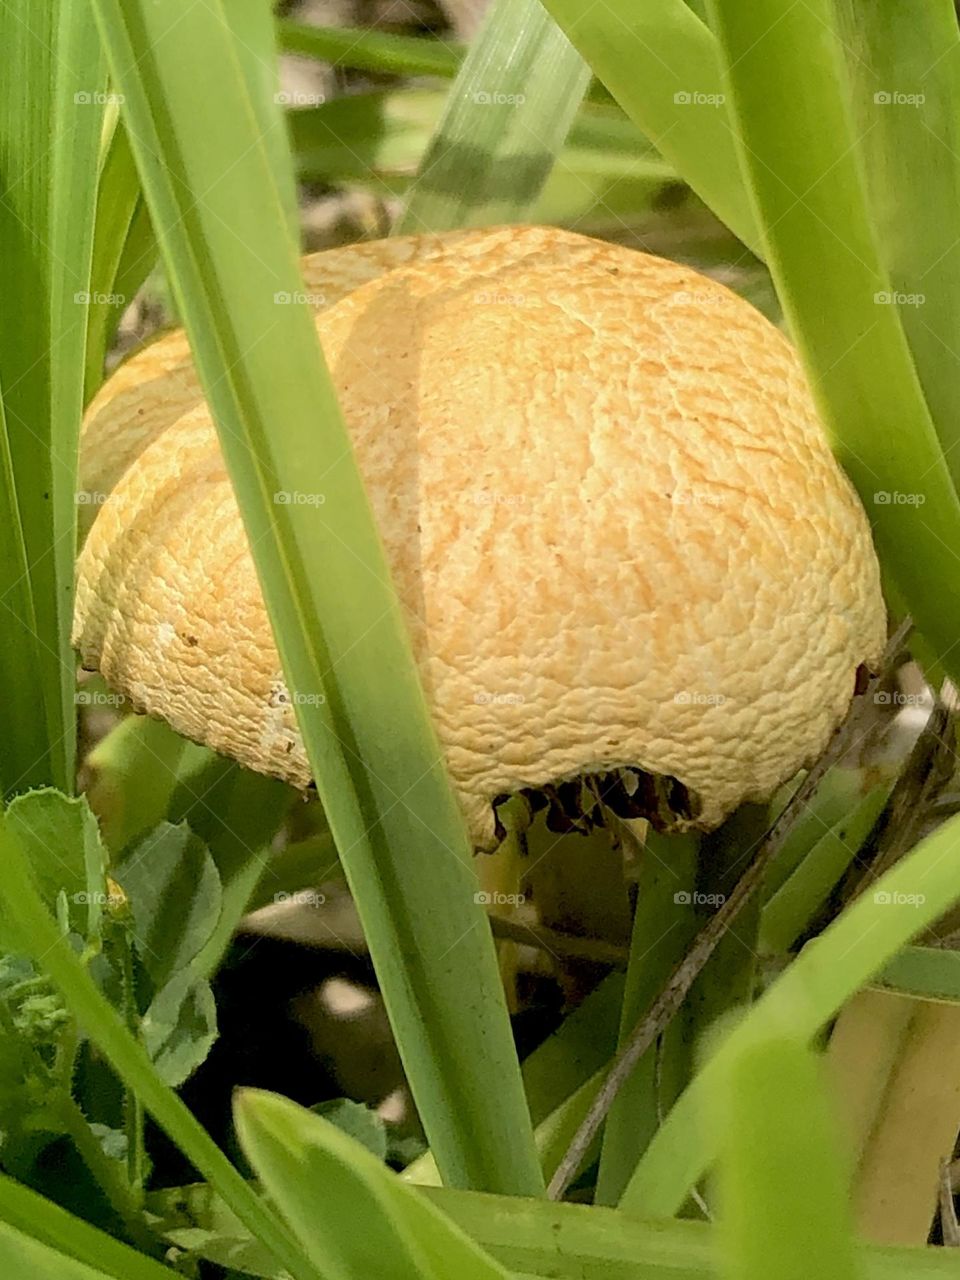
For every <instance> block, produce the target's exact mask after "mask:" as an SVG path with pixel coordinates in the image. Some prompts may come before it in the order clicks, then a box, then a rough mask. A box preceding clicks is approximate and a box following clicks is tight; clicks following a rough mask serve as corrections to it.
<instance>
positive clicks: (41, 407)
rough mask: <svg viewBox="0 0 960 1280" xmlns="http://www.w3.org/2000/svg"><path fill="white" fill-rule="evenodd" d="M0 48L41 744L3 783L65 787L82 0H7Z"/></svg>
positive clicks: (79, 367) (84, 128) (94, 137)
mask: <svg viewBox="0 0 960 1280" xmlns="http://www.w3.org/2000/svg"><path fill="white" fill-rule="evenodd" d="M0 46H2V47H3V50H4V59H5V72H6V74H5V75H4V77H3V81H2V85H0V119H2V120H3V122H4V131H3V138H2V140H0V172H2V174H3V185H4V192H3V200H2V201H0V246H2V250H3V251H2V253H0V261H2V263H3V268H2V277H0V281H2V291H3V299H4V306H3V308H2V309H0V383H2V386H3V395H4V410H5V417H6V430H7V436H8V439H9V446H10V456H11V460H12V464H13V471H14V474H15V476H16V484H17V498H18V502H19V507H20V524H21V527H22V529H23V537H24V542H25V545H26V551H27V560H28V564H29V568H30V577H31V581H32V587H33V603H34V616H35V621H36V627H37V633H38V640H39V643H38V645H37V652H36V668H35V671H36V674H35V676H34V678H33V679H32V680H31V681H30V685H29V688H30V690H31V692H32V694H33V695H34V707H35V713H34V714H35V716H36V718H37V719H38V720H40V719H42V720H44V721H45V729H46V735H47V743H48V745H47V748H46V750H45V751H42V752H41V753H39V754H38V755H37V754H34V752H33V750H32V748H30V749H29V750H26V747H27V744H23V745H24V748H25V750H24V752H23V754H22V755H21V753H20V752H19V751H18V752H17V759H16V761H13V760H11V762H10V764H9V765H8V768H7V770H6V774H7V776H6V777H5V778H4V783H5V785H7V787H8V788H9V786H10V785H18V784H19V785H20V786H28V785H33V784H39V783H43V782H54V783H56V784H57V785H58V786H60V787H61V788H63V789H70V788H72V786H73V759H74V751H75V737H76V735H75V731H74V718H75V715H74V704H73V693H74V673H75V669H76V667H75V662H74V658H73V654H72V652H71V649H70V625H71V620H72V613H73V555H74V541H75V529H76V500H75V494H74V490H75V488H76V479H75V477H76V454H77V438H78V434H79V429H80V416H81V411H82V395H83V362H84V346H85V341H86V318H87V315H86V306H85V305H84V299H85V297H86V295H87V293H88V290H89V280H90V256H91V251H92V236H93V211H94V201H95V195H96V173H97V157H98V153H99V147H100V123H101V117H102V113H103V97H104V93H103V90H104V87H105V69H104V64H103V60H102V55H101V51H100V46H99V39H98V36H97V31H96V27H95V25H94V22H93V15H92V13H91V11H90V8H89V5H88V4H87V3H86V2H85V0H62V3H60V4H56V5H52V4H51V5H36V4H33V3H31V0H10V3H8V4H4V5H3V6H2V8H0ZM19 745H20V744H19V743H16V742H11V743H9V744H8V751H13V750H15V749H17V748H18V747H19ZM11 774H12V776H10V775H11Z"/></svg>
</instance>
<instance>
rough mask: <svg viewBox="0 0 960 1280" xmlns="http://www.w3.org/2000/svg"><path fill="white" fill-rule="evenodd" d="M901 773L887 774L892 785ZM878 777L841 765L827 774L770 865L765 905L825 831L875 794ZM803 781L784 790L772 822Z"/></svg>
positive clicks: (789, 785)
mask: <svg viewBox="0 0 960 1280" xmlns="http://www.w3.org/2000/svg"><path fill="white" fill-rule="evenodd" d="M897 771H898V770H897V769H896V768H894V769H890V770H889V774H886V773H885V781H892V780H893V778H894V777H895V775H896V773H897ZM875 777H876V775H875V773H874V772H873V769H872V768H871V769H870V770H869V771H868V770H866V769H850V768H847V767H846V766H841V765H838V766H837V767H836V768H833V769H830V770H829V771H828V772H827V775H826V777H825V778H824V779H823V781H822V782H821V783H820V785H819V786H818V787H817V790H816V794H815V795H814V797H813V799H812V800H811V802H810V804H809V805H808V806H806V807H805V808H804V810H803V812H802V813H801V814H800V815H799V817H798V818H797V820H796V822H795V823H794V825H793V826H792V827H791V829H790V831H789V833H788V834H787V837H786V839H785V840H784V842H783V844H782V845H781V846H780V849H779V851H778V852H777V855H776V857H775V858H774V860H773V862H772V863H771V864H770V868H769V870H768V871H767V874H766V877H765V879H764V882H763V895H764V899H765V901H769V899H770V898H772V897H773V895H774V894H775V893H776V892H777V891H778V890H779V889H780V888H782V886H783V885H784V884H786V882H787V880H789V878H790V876H791V875H793V873H794V871H796V869H797V867H799V866H800V864H801V863H802V862H803V860H804V858H805V857H806V856H807V854H808V853H809V852H810V850H811V849H812V848H813V846H814V845H815V844H816V843H817V841H818V840H819V839H820V837H821V836H822V835H823V833H824V830H825V829H826V828H829V827H834V826H836V825H837V823H839V822H841V821H842V820H843V819H844V818H845V817H846V816H847V814H848V813H850V812H851V811H852V810H854V809H856V808H857V807H858V806H859V805H860V804H861V803H862V801H863V800H864V799H865V797H866V796H867V794H868V793H869V791H870V790H871V783H872V782H874V781H875ZM799 781H800V779H799V778H798V780H797V783H796V784H793V783H788V784H787V786H785V787H782V788H781V790H780V793H779V795H778V796H777V797H776V800H775V802H774V803H773V804H772V805H771V811H770V821H771V822H773V821H774V819H775V818H776V817H777V815H778V814H779V812H780V810H781V808H782V805H783V804H786V802H787V800H788V798H789V796H791V795H792V794H793V792H794V790H795V785H799Z"/></svg>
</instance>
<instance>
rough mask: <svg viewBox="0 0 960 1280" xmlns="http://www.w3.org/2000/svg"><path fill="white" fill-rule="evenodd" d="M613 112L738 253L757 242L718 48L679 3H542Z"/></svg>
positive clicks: (560, 0) (655, 0)
mask: <svg viewBox="0 0 960 1280" xmlns="http://www.w3.org/2000/svg"><path fill="white" fill-rule="evenodd" d="M544 7H545V8H546V9H547V11H548V12H549V13H551V14H552V15H553V17H554V18H555V19H556V20H557V22H558V23H559V24H560V26H561V27H562V28H563V29H564V31H565V32H566V33H567V35H568V36H569V38H570V39H571V40H572V41H573V43H574V44H575V45H576V47H577V48H578V49H579V50H580V52H581V53H582V54H583V56H584V58H586V60H587V62H589V64H590V66H591V68H592V70H593V73H594V75H596V76H599V77H600V79H601V80H602V81H603V83H604V84H605V85H606V86H607V88H608V89H609V90H610V92H611V93H612V94H613V96H614V97H615V98H616V100H617V101H618V102H619V104H620V106H621V107H622V108H623V109H624V111H625V112H626V113H627V115H628V116H629V117H630V118H631V120H633V121H634V122H635V123H636V124H637V126H638V127H639V128H640V129H642V130H643V132H644V133H645V134H646V135H647V137H648V138H649V139H650V141H651V142H652V143H653V145H654V146H655V147H656V148H657V150H658V151H659V152H660V154H661V155H662V156H663V157H664V158H665V159H666V160H668V161H670V163H671V164H672V165H674V166H675V167H676V169H677V172H678V173H680V174H681V175H682V177H683V178H684V179H685V181H687V182H689V184H690V186H691V187H692V188H693V190H694V191H695V192H696V193H697V195H699V196H700V198H701V199H702V200H704V201H705V202H706V203H707V204H708V205H710V207H711V208H712V209H713V210H714V212H715V213H716V215H717V217H719V218H720V219H722V221H723V222H725V223H726V224H727V226H728V227H729V228H730V230H731V231H733V232H734V233H735V234H736V235H737V236H739V237H740V239H741V240H742V241H743V243H744V244H745V245H747V246H748V247H749V248H751V249H753V250H754V251H755V252H756V251H757V250H758V247H759V235H758V232H757V228H756V222H755V220H754V216H753V211H752V210H751V208H750V204H749V198H748V194H747V191H746V189H745V187H744V184H743V182H742V180H741V178H740V174H739V169H738V165H737V155H736V152H735V150H734V144H733V137H732V134H731V129H730V120H729V116H728V112H727V108H726V104H725V101H724V93H723V85H722V84H721V65H720V56H719V50H718V48H717V42H716V40H715V38H714V37H713V35H712V34H711V32H710V30H709V29H708V28H707V26H706V25H705V24H704V23H703V22H702V21H701V20H700V19H699V18H698V17H697V16H696V14H695V13H694V12H693V11H692V10H691V9H690V8H689V7H688V6H687V5H686V4H685V3H684V0H644V2H643V3H642V4H638V3H637V0H605V3H604V4H602V5H593V6H591V7H589V8H585V7H584V5H583V3H582V0H544Z"/></svg>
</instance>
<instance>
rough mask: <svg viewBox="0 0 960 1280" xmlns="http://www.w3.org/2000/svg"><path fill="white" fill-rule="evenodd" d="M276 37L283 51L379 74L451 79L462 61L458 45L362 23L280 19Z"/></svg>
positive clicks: (461, 50) (462, 52) (461, 53)
mask: <svg viewBox="0 0 960 1280" xmlns="http://www.w3.org/2000/svg"><path fill="white" fill-rule="evenodd" d="M277 38H278V41H279V44H280V48H281V49H282V50H283V51H284V52H285V53H299V54H303V55H304V56H305V57H308V58H321V59H322V60H323V61H324V62H332V63H333V64H334V65H335V66H339V67H353V68H355V69H356V70H358V71H375V72H377V73H378V74H380V75H398V76H442V77H444V78H445V79H450V80H452V79H453V77H454V76H455V75H456V74H457V71H458V70H459V67H460V63H461V62H462V61H463V55H464V50H463V47H462V46H461V45H456V44H450V43H448V42H447V41H446V40H438V39H430V40H428V39H424V38H423V37H421V36H401V35H395V34H392V33H390V34H388V33H387V32H384V31H370V30H368V29H367V28H365V27H307V26H304V25H303V24H302V23H298V22H290V21H289V20H285V19H283V20H281V21H280V22H278V23H277Z"/></svg>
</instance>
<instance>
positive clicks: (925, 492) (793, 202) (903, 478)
mask: <svg viewBox="0 0 960 1280" xmlns="http://www.w3.org/2000/svg"><path fill="white" fill-rule="evenodd" d="M713 13H714V20H713V26H714V29H715V30H716V31H717V33H718V36H719V38H720V40H721V43H722V45H723V49H724V57H725V62H726V65H727V66H728V67H729V69H730V75H729V93H730V98H731V107H732V115H733V119H734V121H735V124H736V127H737V129H738V130H739V134H740V137H741V138H742V142H741V144H740V154H741V161H742V165H743V169H744V172H745V174H746V175H747V180H748V182H749V184H750V187H751V190H752V191H753V195H754V199H755V201H756V205H757V209H758V211H759V215H760V221H761V223H762V226H763V234H764V239H765V242H766V255H765V256H766V260H767V263H768V265H769V266H770V269H771V272H772V274H773V278H774V281H775V283H776V285H777V290H778V293H779V296H780V300H781V302H782V305H783V309H784V312H785V314H786V316H787V319H788V321H789V323H790V329H791V332H792V334H793V337H794V339H795V341H796V343H797V345H798V347H799V351H800V355H801V357H802V358H803V361H804V364H805V366H806V370H807V374H808V377H809V379H810V383H811V387H812V390H813V392H814V396H815V398H816V400H817V402H818V404H819V407H820V411H821V413H822V416H823V419H824V422H825V424H826V426H827V428H828V430H829V431H830V433H831V435H832V438H833V444H834V449H835V451H836V453H837V455H838V457H839V459H840V461H841V462H842V464H843V465H844V467H845V468H846V470H847V472H848V474H849V475H850V477H851V479H852V480H853V482H854V484H855V485H856V487H857V489H858V490H859V492H860V496H861V498H862V499H863V500H864V502H865V504H866V506H867V510H868V511H869V512H870V515H871V519H872V521H873V529H874V536H875V540H876V542H877V546H878V550H879V552H880V555H881V558H882V560H883V562H884V564H885V567H886V568H887V569H888V571H889V572H890V574H891V576H892V577H893V578H894V580H895V581H896V584H897V586H898V587H899V589H900V591H901V593H902V595H903V597H904V599H905V600H906V603H907V606H908V608H909V609H910V611H911V612H912V613H913V616H914V618H915V620H916V623H917V626H918V628H919V629H920V631H922V632H923V635H924V637H925V638H926V639H927V640H928V641H929V642H930V644H931V645H932V646H933V647H934V648H935V649H936V651H937V653H938V655H939V656H940V657H941V658H942V659H943V660H944V662H945V665H946V667H947V669H948V670H950V671H952V672H953V673H954V674H957V673H958V672H960V650H958V649H957V646H956V638H957V636H958V635H960V577H958V575H957V572H956V560H957V554H958V551H960V503H958V500H957V495H956V492H955V490H954V488H953V484H952V481H951V477H950V473H949V470H948V468H947V465H946V462H945V460H944V457H943V453H942V450H941V448H940V442H939V440H938V439H937V434H936V431H935V429H934V426H933V423H932V421H931V418H930V414H929V411H928V409H927V406H926V403H925V401H924V398H923V392H922V390H921V387H920V383H919V381H918V379H917V375H916V371H915V368H914V364H913V359H912V356H911V352H910V349H909V347H908V345H907V341H906V338H905V336H904V332H903V328H902V326H901V323H900V317H899V314H898V312H897V309H896V308H895V307H893V306H890V305H885V299H888V298H889V296H890V282H889V279H888V277H887V275H886V272H885V270H884V268H883V265H882V261H881V257H880V250H879V246H878V241H877V235H876V231H875V228H874V226H873V225H872V222H871V216H870V209H869V207H868V204H867V197H866V194H865V191H864V187H863V183H862V179H861V171H860V164H859V158H858V155H857V148H856V142H857V139H856V134H855V132H854V130H853V126H852V121H851V118H850V113H849V111H848V108H847V97H846V94H845V92H844V78H845V67H844V65H843V60H842V54H841V46H840V43H839V40H838V39H837V35H836V31H835V30H834V21H833V12H832V3H831V0H808V2H805V3H804V4H799V5H795V6H793V7H792V8H790V9H788V10H787V11H784V9H783V6H782V5H781V4H780V3H779V2H778V0H755V3H752V4H750V5H742V4H737V3H734V2H733V0H716V3H715V4H714V5H713Z"/></svg>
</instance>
